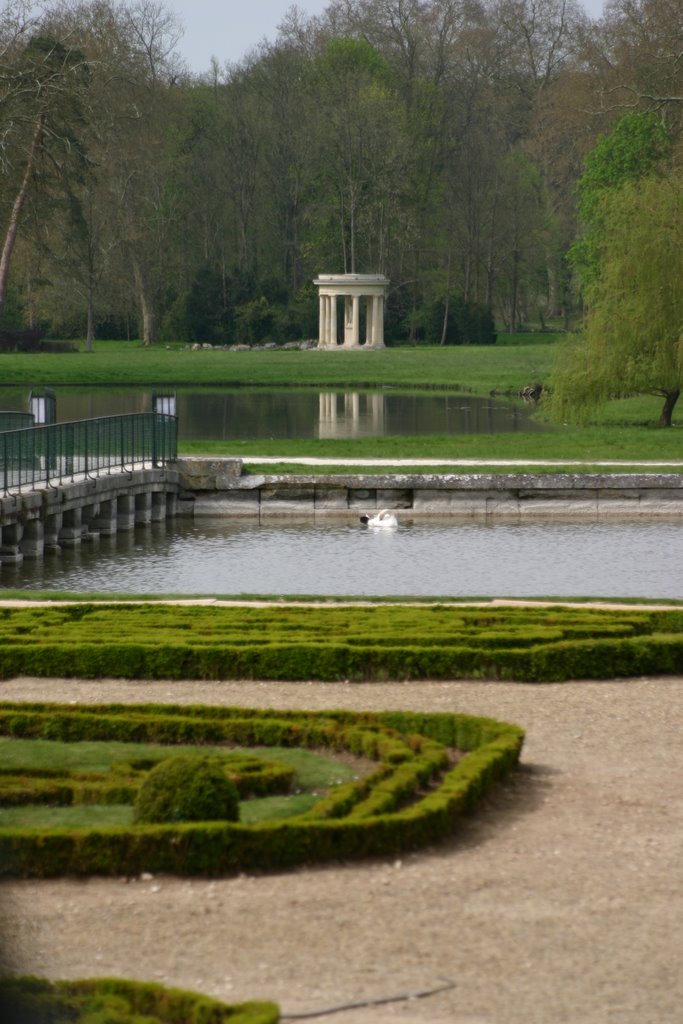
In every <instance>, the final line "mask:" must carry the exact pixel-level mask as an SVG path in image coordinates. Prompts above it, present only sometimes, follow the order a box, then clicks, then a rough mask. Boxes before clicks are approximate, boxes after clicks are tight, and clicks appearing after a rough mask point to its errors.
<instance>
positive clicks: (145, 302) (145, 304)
mask: <svg viewBox="0 0 683 1024" xmlns="http://www.w3.org/2000/svg"><path fill="white" fill-rule="evenodd" d="M133 270H134V273H135V283H136V285H137V291H138V299H139V300H140V311H141V313H142V343H143V345H145V346H147V345H152V344H153V343H154V342H155V341H156V336H155V335H156V328H155V321H154V303H153V302H152V301H151V299H150V296H149V293H148V286H147V280H146V277H145V274H144V272H143V270H142V268H141V266H140V264H139V263H138V261H137V260H136V261H135V263H134V265H133Z"/></svg>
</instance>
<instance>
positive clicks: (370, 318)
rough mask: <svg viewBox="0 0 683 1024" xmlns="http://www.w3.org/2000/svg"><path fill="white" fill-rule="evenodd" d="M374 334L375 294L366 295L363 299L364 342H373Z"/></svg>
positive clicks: (369, 343)
mask: <svg viewBox="0 0 683 1024" xmlns="http://www.w3.org/2000/svg"><path fill="white" fill-rule="evenodd" d="M374 336H375V296H374V295H368V296H367V297H366V299H365V344H366V345H372V344H374Z"/></svg>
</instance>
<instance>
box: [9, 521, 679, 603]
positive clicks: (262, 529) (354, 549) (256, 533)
mask: <svg viewBox="0 0 683 1024" xmlns="http://www.w3.org/2000/svg"><path fill="white" fill-rule="evenodd" d="M682 555H683V524H681V523H679V522H668V521H667V522H661V521H657V522H650V523H645V522H619V523H609V524H605V523H555V522H553V523H549V522H536V523H522V524H499V523H496V524H495V525H489V524H485V523H477V522H469V521H468V522H465V523H457V524H454V523H453V522H452V521H450V522H448V523H444V522H442V521H433V520H431V521H423V520H414V521H412V522H411V521H410V520H409V519H405V520H402V521H401V522H400V524H399V527H398V529H396V530H393V531H383V530H371V529H367V528H364V527H362V526H361V525H360V523H358V522H357V521H353V522H349V521H344V522H341V521H339V520H335V521H328V520H327V519H326V520H325V521H323V522H320V521H315V522H313V521H311V522H306V523H292V522H289V521H283V520H278V521H268V522H261V523H259V522H257V521H251V520H250V521H242V520H239V521H238V520H230V519H224V518H220V519H219V518H206V519H204V518H202V519H197V520H190V519H177V520H175V521H169V522H167V523H165V524H164V523H161V524H155V525H153V526H152V527H146V528H139V529H136V530H135V531H134V532H131V533H119V534H117V535H116V536H114V537H108V538H102V539H101V540H100V541H99V542H96V543H94V544H83V545H81V546H80V547H79V548H72V549H68V548H66V549H64V550H63V551H62V553H61V554H59V555H48V556H46V558H45V559H44V561H29V560H26V561H24V563H23V565H21V566H12V565H3V566H2V570H1V581H2V587H5V588H9V587H16V588H25V589H28V590H35V589H47V590H68V591H83V592H86V593H87V592H89V593H96V592H100V593H117V592H118V593H131V594H152V593H176V594H219V595H225V596H236V595H244V594H252V595H256V594H275V595H334V596H342V595H354V596H410V595H413V596H427V597H478V596H481V597H504V596H516V597H532V596H553V597H578V596H583V597H586V596H593V597H642V598H646V597H649V598H662V599H665V598H683V577H681V575H680V573H678V572H677V571H676V566H677V565H678V564H679V562H680V559H681V556H682Z"/></svg>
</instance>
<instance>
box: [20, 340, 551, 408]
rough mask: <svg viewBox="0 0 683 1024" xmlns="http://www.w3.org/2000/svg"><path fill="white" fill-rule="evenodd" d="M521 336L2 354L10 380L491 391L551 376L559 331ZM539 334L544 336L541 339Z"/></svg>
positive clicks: (113, 345) (131, 345) (123, 346)
mask: <svg viewBox="0 0 683 1024" xmlns="http://www.w3.org/2000/svg"><path fill="white" fill-rule="evenodd" d="M512 337H513V338H514V344H509V345H508V344H505V338H504V336H503V337H502V338H501V342H500V343H499V344H497V345H485V346H450V347H449V346H446V347H443V348H441V347H438V346H437V347H426V346H419V347H416V348H408V347H401V348H386V349H380V350H377V351H371V352H364V351H363V350H362V349H361V350H358V351H351V352H349V351H339V352H329V351H328V352H324V351H317V350H316V349H313V350H309V351H304V352H300V351H298V350H294V351H290V350H287V351H285V350H272V351H268V352H261V351H253V352H230V351H229V350H227V349H225V350H224V349H212V350H204V349H202V350H200V351H197V352H193V351H191V350H189V349H179V348H165V347H164V346H159V345H157V346H152V347H149V348H144V347H142V346H141V345H140V344H139V343H137V342H96V343H95V351H94V352H90V353H86V352H78V353H66V354H62V355H53V354H41V353H27V354H23V353H21V354H17V353H6V354H0V374H1V379H2V381H3V384H4V385H5V386H11V385H15V384H16V385H23V386H26V385H29V386H31V385H32V386H36V385H38V384H40V385H51V386H57V385H61V386H69V387H76V386H79V385H85V386H97V385H107V386H109V387H113V386H118V385H120V386H127V387H133V386H142V385H145V386H150V387H153V386H154V385H164V386H167V385H175V386H176V387H180V386H183V385H187V386H190V385H195V386H196V385H213V386H222V387H226V386H243V385H251V386H257V385H261V386H264V387H277V386H282V387H293V386H299V387H302V386H305V387H356V388H358V387H369V388H376V387H430V388H441V389H444V388H446V389H449V390H454V391H462V392H465V393H472V394H479V395H485V394H488V393H489V392H490V391H491V390H492V389H494V390H500V391H508V390H519V389H520V388H522V387H524V386H525V385H526V384H531V383H534V382H536V381H546V380H547V378H548V375H549V373H550V369H551V367H552V365H553V361H554V351H555V345H554V344H553V343H554V342H555V341H556V340H557V338H558V337H561V336H557V335H552V334H548V335H517V336H512ZM538 339H543V343H542V344H539V343H538Z"/></svg>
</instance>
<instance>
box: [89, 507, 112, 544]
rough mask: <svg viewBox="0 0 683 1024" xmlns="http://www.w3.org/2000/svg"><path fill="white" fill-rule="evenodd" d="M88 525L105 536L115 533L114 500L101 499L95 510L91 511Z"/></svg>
mask: <svg viewBox="0 0 683 1024" xmlns="http://www.w3.org/2000/svg"><path fill="white" fill-rule="evenodd" d="M88 526H89V527H90V528H91V529H92V530H97V532H98V533H101V534H102V535H103V536H105V537H109V536H111V535H112V534H114V533H116V529H117V524H116V501H113V500H110V501H101V502H100V504H99V505H98V507H97V510H96V511H95V510H94V511H93V516H92V518H91V519H90V522H89V523H88Z"/></svg>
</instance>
